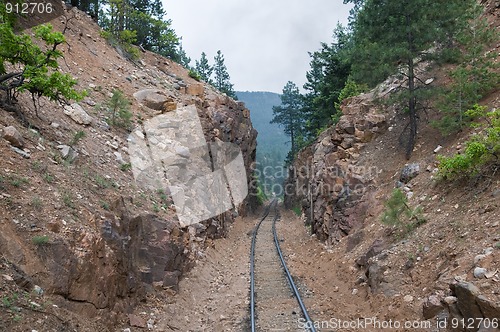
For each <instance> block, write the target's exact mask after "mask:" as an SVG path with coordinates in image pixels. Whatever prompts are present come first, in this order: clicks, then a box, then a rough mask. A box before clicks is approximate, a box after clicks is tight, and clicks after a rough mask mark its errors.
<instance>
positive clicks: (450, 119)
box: [434, 8, 500, 134]
mask: <svg viewBox="0 0 500 332" xmlns="http://www.w3.org/2000/svg"><path fill="white" fill-rule="evenodd" d="M481 12H482V10H480V8H478V9H477V13H476V17H475V18H474V19H473V20H471V21H470V24H469V25H468V26H467V27H466V29H464V31H462V33H461V34H460V36H459V43H460V45H461V47H460V49H462V50H463V51H462V54H460V59H459V62H460V63H459V64H458V65H457V66H456V67H455V68H454V69H453V70H452V71H451V72H450V73H449V74H450V78H451V84H449V85H448V86H447V87H446V88H445V89H444V94H443V96H442V97H441V99H440V100H439V101H438V102H437V107H438V108H439V111H440V112H441V113H442V118H441V119H440V120H439V121H436V122H434V125H435V126H436V127H438V128H439V129H440V130H441V132H442V133H443V134H450V133H453V132H456V131H459V130H461V129H462V128H463V127H465V125H466V124H467V123H468V120H470V118H469V117H468V116H467V115H466V111H467V110H469V109H470V108H472V106H473V105H475V104H476V103H478V102H479V100H481V98H482V97H483V96H484V95H485V94H487V93H489V92H490V91H491V90H492V89H495V88H496V87H498V84H499V83H500V82H499V75H498V74H497V73H496V72H495V68H498V64H496V63H495V59H496V57H497V54H496V53H495V52H488V50H489V49H492V48H493V45H495V44H496V43H498V40H499V34H498V32H497V31H495V30H494V29H490V28H489V26H488V22H487V21H486V19H482V18H481Z"/></svg>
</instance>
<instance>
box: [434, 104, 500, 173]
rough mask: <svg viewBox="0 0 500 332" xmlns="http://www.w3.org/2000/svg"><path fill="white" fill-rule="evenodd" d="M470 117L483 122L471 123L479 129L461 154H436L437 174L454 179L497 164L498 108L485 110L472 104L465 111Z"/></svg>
mask: <svg viewBox="0 0 500 332" xmlns="http://www.w3.org/2000/svg"><path fill="white" fill-rule="evenodd" d="M466 115H467V116H469V117H470V118H472V119H478V118H481V119H483V120H484V122H483V123H476V122H475V123H472V126H473V127H476V128H479V129H480V130H481V131H480V132H479V133H478V134H474V135H473V136H472V137H471V138H470V140H469V141H467V142H466V147H465V151H464V153H463V154H456V155H454V156H452V157H444V156H438V160H439V175H440V176H441V177H442V178H444V179H454V178H460V177H463V176H471V175H475V174H478V173H480V172H481V171H482V169H483V168H484V167H485V166H486V165H491V164H492V165H498V163H499V157H500V110H497V109H495V110H493V111H490V112H487V111H486V107H483V106H479V105H477V104H476V105H474V107H473V108H471V109H470V110H468V111H467V112H466Z"/></svg>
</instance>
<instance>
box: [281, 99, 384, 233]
mask: <svg viewBox="0 0 500 332" xmlns="http://www.w3.org/2000/svg"><path fill="white" fill-rule="evenodd" d="M373 99H374V96H373V93H368V94H363V95H360V96H357V97H354V98H350V99H347V100H346V101H345V102H344V103H343V105H342V112H343V115H342V117H341V118H340V120H339V122H338V124H337V125H336V126H334V127H330V128H328V129H327V130H326V131H325V132H323V133H322V134H321V135H320V137H319V138H318V139H317V141H316V143H314V144H312V145H311V146H309V147H307V148H306V149H304V150H302V151H301V152H300V153H299V155H298V157H297V159H296V161H295V162H294V164H293V167H292V168H291V170H290V177H289V179H288V182H287V184H286V187H287V190H286V193H287V195H286V196H285V204H286V205H287V206H289V207H293V206H299V207H301V208H302V210H303V212H304V215H305V217H306V224H308V225H311V230H312V233H313V234H316V235H317V237H318V239H319V240H321V241H327V242H329V243H332V242H336V241H339V240H340V239H341V238H342V237H344V236H346V235H348V234H349V233H350V232H351V230H352V229H353V228H359V227H360V226H361V224H362V223H363V219H364V216H365V215H366V214H367V213H368V209H369V207H370V200H371V195H372V194H373V185H374V182H373V180H374V178H375V177H376V176H377V167H376V165H369V164H363V163H360V153H361V152H362V150H363V147H364V145H365V144H366V143H368V142H370V141H372V140H373V139H374V138H375V137H376V136H377V135H379V134H381V133H383V132H385V131H386V130H387V128H388V124H387V123H388V121H387V117H388V114H387V113H386V112H382V111H381V110H380V108H379V107H378V106H376V105H375V104H374V102H373Z"/></svg>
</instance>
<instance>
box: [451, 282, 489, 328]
mask: <svg viewBox="0 0 500 332" xmlns="http://www.w3.org/2000/svg"><path fill="white" fill-rule="evenodd" d="M454 288H455V295H456V297H457V299H458V301H457V307H458V309H459V310H460V313H461V314H462V316H463V317H464V318H465V319H474V318H481V317H483V314H482V313H481V308H480V307H479V305H478V304H477V302H476V298H477V297H478V296H479V295H480V291H479V289H478V288H477V287H476V286H474V285H473V284H472V283H470V282H459V283H458V284H456V285H455V287H454Z"/></svg>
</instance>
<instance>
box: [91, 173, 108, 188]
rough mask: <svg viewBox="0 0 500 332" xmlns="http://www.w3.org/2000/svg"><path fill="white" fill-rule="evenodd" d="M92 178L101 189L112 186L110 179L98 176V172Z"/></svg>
mask: <svg viewBox="0 0 500 332" xmlns="http://www.w3.org/2000/svg"><path fill="white" fill-rule="evenodd" d="M94 180H95V182H96V183H97V185H98V186H99V188H102V189H108V188H111V187H112V186H113V183H112V181H109V180H108V179H106V178H105V177H103V176H100V175H99V174H96V175H95V177H94Z"/></svg>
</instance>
